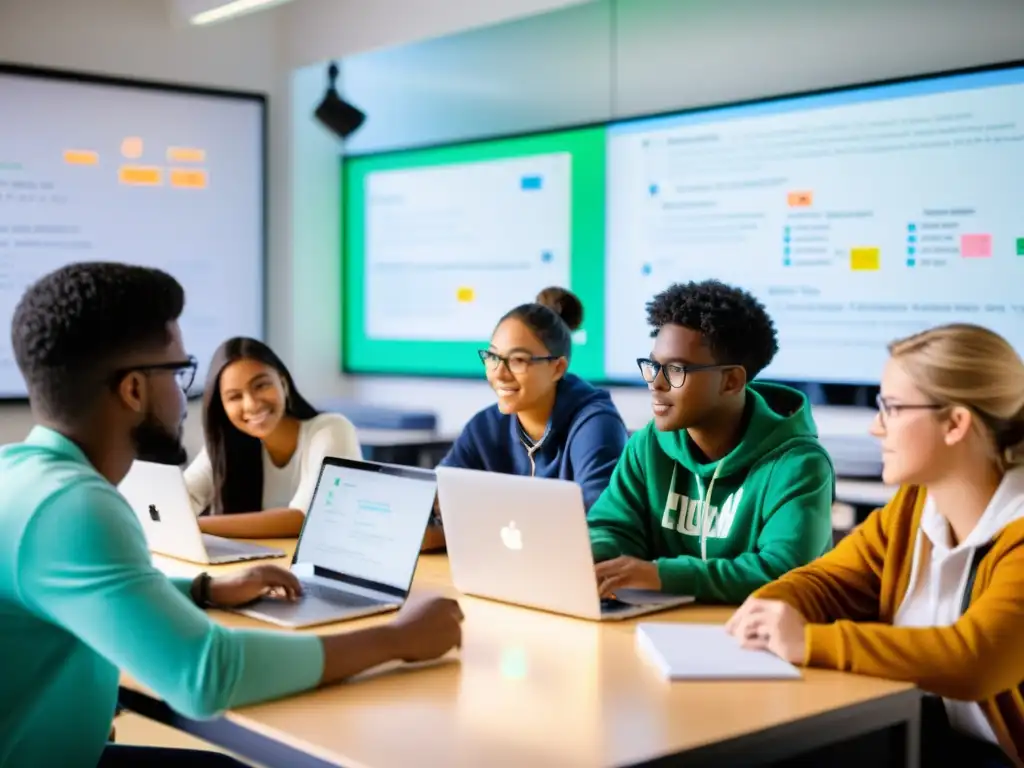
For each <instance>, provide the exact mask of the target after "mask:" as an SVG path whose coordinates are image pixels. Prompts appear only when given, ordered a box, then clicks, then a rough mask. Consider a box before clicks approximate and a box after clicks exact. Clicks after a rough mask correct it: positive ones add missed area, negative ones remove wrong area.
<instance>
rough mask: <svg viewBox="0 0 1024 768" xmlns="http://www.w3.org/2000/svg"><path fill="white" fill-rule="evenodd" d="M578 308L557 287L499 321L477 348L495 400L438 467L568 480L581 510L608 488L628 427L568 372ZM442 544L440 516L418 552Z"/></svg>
mask: <svg viewBox="0 0 1024 768" xmlns="http://www.w3.org/2000/svg"><path fill="white" fill-rule="evenodd" d="M582 322H583V305H582V304H581V303H580V300H579V299H578V298H576V296H574V295H573V294H572V293H570V292H569V291H567V290H565V289H563V288H546V289H545V290H543V291H541V293H540V294H539V295H538V296H537V300H536V302H534V303H532V304H522V305H520V306H518V307H516V308H515V309H513V310H511V311H510V312H508V313H507V314H506V315H505V316H504V317H502V318H501V320H499V321H498V325H497V327H496V328H495V329H494V334H493V335H492V336H491V343H490V345H489V346H488V347H487V349H481V350H480V360H481V361H482V362H483V364H484V368H485V369H486V371H487V381H488V383H489V384H490V385H491V388H492V389H494V391H495V392H496V393H497V395H498V402H497V403H496V404H495V405H492V406H489V407H488V408H484V409H483V410H482V411H480V412H479V413H477V414H476V415H475V416H474V417H473V418H472V419H470V421H469V423H468V424H467V425H466V427H465V429H463V430H462V434H461V435H459V438H458V440H456V441H455V444H454V445H453V446H452V449H451V451H449V452H448V455H447V456H445V457H444V459H443V460H442V461H441V464H443V465H445V466H449V467H464V468H466V469H481V470H485V471H488V472H504V473H505V474H509V475H530V476H532V477H557V478H561V479H563V480H573V481H575V482H577V483H579V485H580V486H581V487H582V489H583V503H584V506H585V507H586V509H587V510H589V509H590V505H591V504H593V503H594V502H595V501H597V497H598V496H600V495H601V492H602V491H603V490H604V489H605V486H607V485H608V481H609V479H610V478H611V475H612V470H613V469H615V464H616V463H617V462H618V460H619V456H621V455H622V451H623V449H624V448H625V446H626V440H627V434H626V427H625V425H624V424H623V422H622V417H621V416H620V415H619V412H618V411H617V410H616V409H615V406H614V405H613V404H612V400H611V397H609V395H608V393H607V392H605V391H604V390H601V389H597V388H595V387H592V386H591V385H590V384H588V383H587V382H585V381H583V379H581V378H579V377H578V376H574V375H573V374H571V373H567V369H568V367H569V359H570V357H571V356H572V333H573V331H575V330H576V329H577V328H579V327H580V324H581V323H582ZM443 545H444V533H443V530H442V528H441V526H440V519H439V518H438V517H437V516H435V521H434V524H432V525H431V526H430V527H429V528H428V529H427V535H426V537H425V538H424V542H423V549H424V550H431V549H438V548H440V547H442V546H443Z"/></svg>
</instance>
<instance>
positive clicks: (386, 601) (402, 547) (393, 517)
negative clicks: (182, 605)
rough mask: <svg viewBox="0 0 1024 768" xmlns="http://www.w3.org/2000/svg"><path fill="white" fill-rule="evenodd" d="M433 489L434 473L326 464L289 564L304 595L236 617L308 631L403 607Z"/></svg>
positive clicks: (259, 604) (264, 603) (246, 609)
mask: <svg viewBox="0 0 1024 768" xmlns="http://www.w3.org/2000/svg"><path fill="white" fill-rule="evenodd" d="M436 490H437V481H436V479H435V476H434V472H433V471H432V470H429V469H416V468H414V467H400V466H395V465H391V464H378V463H373V462H366V461H355V460H351V459H338V458H330V457H329V458H326V459H324V461H323V464H322V465H321V467H320V478H319V479H318V480H317V486H316V490H315V491H314V492H313V500H312V501H311V502H310V505H309V511H308V512H307V513H306V520H305V522H304V523H303V526H302V532H301V533H300V534H299V543H298V546H297V547H296V549H295V557H294V559H293V560H292V565H291V570H292V573H294V574H295V575H296V576H298V578H299V581H300V582H302V586H303V591H304V593H305V594H304V596H303V597H301V598H300V599H299V600H298V601H296V602H290V601H287V600H284V599H279V598H270V597H268V598H263V599H261V600H258V601H256V602H255V603H251V604H249V605H246V606H243V607H241V608H237V609H235V610H236V612H237V613H241V614H244V615H246V616H251V617H253V618H257V619H262V620H263V621H269V622H271V623H272V624H277V625H279V626H283V627H309V626H313V625H315V624H327V623H330V622H335V621H342V620H344V619H353V618H356V617H357V616H368V615H370V614H374V613H383V612H385V611H393V610H395V609H397V608H400V607H401V606H402V604H403V603H404V602H405V599H406V597H408V595H409V587H410V586H411V584H412V577H413V574H414V573H415V571H416V563H417V561H418V560H419V552H420V544H421V543H422V542H423V533H424V531H425V530H426V528H427V521H428V520H429V519H430V513H431V511H432V510H433V507H434V494H435V492H436Z"/></svg>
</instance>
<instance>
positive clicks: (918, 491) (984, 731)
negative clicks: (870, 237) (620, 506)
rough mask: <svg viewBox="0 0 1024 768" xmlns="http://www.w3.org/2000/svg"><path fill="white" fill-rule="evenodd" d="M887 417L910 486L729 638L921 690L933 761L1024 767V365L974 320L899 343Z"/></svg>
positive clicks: (879, 425)
mask: <svg viewBox="0 0 1024 768" xmlns="http://www.w3.org/2000/svg"><path fill="white" fill-rule="evenodd" d="M889 354H890V357H889V361H888V362H887V364H886V366H885V370H884V372H883V374H882V382H881V393H880V395H879V397H878V415H877V416H876V418H875V423H874V426H873V427H872V429H871V432H872V434H873V435H875V436H876V437H878V438H880V439H881V441H882V460H883V472H882V478H883V480H884V481H885V482H886V483H888V484H891V485H898V486H900V487H899V490H898V491H897V492H896V494H895V495H894V496H893V498H892V500H891V501H890V502H889V503H888V504H887V505H886V506H885V507H884V508H882V509H880V510H876V511H875V512H873V513H872V514H871V515H870V517H868V519H867V520H865V521H864V522H863V523H862V524H861V525H859V526H858V527H857V528H856V529H855V530H854V531H853V532H852V533H851V534H850V535H848V536H847V537H845V538H844V539H843V540H842V541H841V542H840V543H839V544H838V545H837V546H836V548H835V549H834V550H833V551H832V552H830V553H828V554H827V555H825V556H824V557H822V558H821V559H819V560H816V561H814V562H812V563H811V564H809V565H807V566H805V567H803V568H799V569H797V570H795V571H793V572H791V573H789V574H787V575H785V576H783V577H782V578H781V579H779V580H778V581H776V582H774V583H772V584H769V585H768V586H766V587H763V588H762V589H760V590H758V591H757V592H755V593H754V595H753V596H752V597H751V598H750V599H749V600H748V601H747V602H745V603H744V604H743V606H742V607H741V608H740V609H739V610H738V611H737V612H736V613H735V614H734V615H733V617H732V618H731V619H730V621H729V623H728V625H727V626H728V629H729V631H730V632H732V633H733V635H735V636H736V637H738V638H740V639H741V640H742V641H743V642H744V643H745V644H746V645H747V646H749V647H753V648H761V649H767V650H769V651H771V652H773V653H775V654H776V655H778V656H781V657H782V658H784V659H787V660H788V661H790V662H792V663H794V664H801V665H805V666H809V667H824V668H827V669H839V670H844V671H848V672H854V673H856V674H863V675H872V676H876V677H885V678H890V679H893V680H905V681H907V682H911V683H914V684H915V685H917V686H918V687H919V688H921V689H922V690H924V691H926V692H930V693H931V694H934V697H929V698H927V699H926V706H925V708H924V710H923V729H922V730H923V734H922V738H921V744H922V753H923V755H925V756H926V757H927V759H926V760H925V761H924V764H926V765H937V764H938V761H940V760H941V761H942V763H943V764H949V765H971V766H979V767H980V766H999V765H1006V766H1009V765H1015V764H1016V765H1020V764H1022V763H1024V652H1022V650H1021V638H1024V362H1022V361H1021V358H1020V356H1019V355H1018V354H1017V352H1015V351H1014V349H1013V347H1011V346H1010V344H1009V343H1008V342H1007V341H1006V340H1005V339H1003V338H1002V337H1000V336H999V335H997V334H995V333H993V332H992V331H990V330H988V329H985V328H981V327H978V326H974V325H946V326H942V327H938V328H933V329H931V330H928V331H925V332H923V333H920V334H917V335H914V336H911V337H909V338H906V339H903V340H901V341H896V342H894V343H893V344H891V345H890V346H889Z"/></svg>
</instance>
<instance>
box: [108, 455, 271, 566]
mask: <svg viewBox="0 0 1024 768" xmlns="http://www.w3.org/2000/svg"><path fill="white" fill-rule="evenodd" d="M118 490H119V491H120V492H121V495H122V496H124V497H125V498H126V499H127V500H128V503H129V504H130V505H131V507H132V509H133V510H135V515H136V517H138V518H139V522H140V523H142V530H143V531H145V533H146V541H147V543H148V544H149V549H150V551H151V552H155V553H157V554H160V555H167V556H168V557H176V558H178V559H179V560H188V561H190V562H193V563H204V564H207V565H223V564H224V563H238V562H243V561H246V560H263V559H265V558H269V557H284V556H285V555H286V554H287V553H286V552H284V551H282V550H280V549H274V548H272V547H264V546H262V545H259V544H251V543H248V542H243V541H235V540H234V539H225V538H223V537H221V536H212V535H210V534H208V533H203V532H202V531H201V530H199V521H198V520H196V515H195V511H194V510H193V509H192V502H191V500H190V499H189V495H188V488H187V487H186V486H185V477H184V475H182V473H181V469H180V468H179V467H176V466H173V465H169V464H153V463H150V462H148V461H136V462H134V463H133V464H132V467H131V469H130V470H129V471H128V475H127V476H126V477H125V478H124V480H122V481H121V484H120V485H119V486H118Z"/></svg>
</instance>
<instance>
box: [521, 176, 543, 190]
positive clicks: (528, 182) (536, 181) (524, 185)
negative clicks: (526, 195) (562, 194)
mask: <svg viewBox="0 0 1024 768" xmlns="http://www.w3.org/2000/svg"><path fill="white" fill-rule="evenodd" d="M543 185H544V180H543V178H542V177H540V176H523V178H522V179H521V180H520V181H519V186H520V188H521V189H522V190H523V191H529V190H533V189H540V188H541V187H542V186H543Z"/></svg>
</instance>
